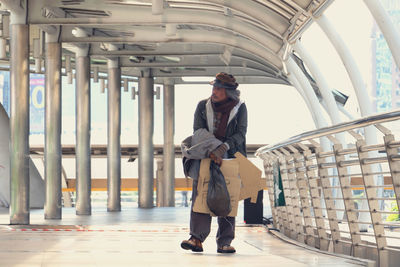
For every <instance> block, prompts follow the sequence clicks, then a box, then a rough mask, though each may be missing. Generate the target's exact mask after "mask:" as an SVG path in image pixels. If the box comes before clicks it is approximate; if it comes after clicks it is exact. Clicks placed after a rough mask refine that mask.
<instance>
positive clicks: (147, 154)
mask: <svg viewBox="0 0 400 267" xmlns="http://www.w3.org/2000/svg"><path fill="white" fill-rule="evenodd" d="M153 85H154V81H153V78H152V77H141V78H139V207H140V208H152V207H153V206H154V200H153V198H154V197H153V191H154V170H153V168H154V166H153V165H154V163H153V157H154V146H153V128H154V91H153Z"/></svg>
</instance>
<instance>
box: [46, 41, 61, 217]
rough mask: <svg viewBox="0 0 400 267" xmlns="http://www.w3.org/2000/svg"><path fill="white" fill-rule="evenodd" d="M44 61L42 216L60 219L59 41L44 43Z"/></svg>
mask: <svg viewBox="0 0 400 267" xmlns="http://www.w3.org/2000/svg"><path fill="white" fill-rule="evenodd" d="M46 38H47V35H46ZM46 41H47V40H46ZM45 60H46V61H45V66H46V91H45V94H46V95H45V97H46V102H45V131H46V132H45V153H44V159H45V170H44V177H45V182H46V201H45V205H44V217H45V219H61V213H62V205H61V159H62V156H61V43H58V42H47V43H46V59H45Z"/></svg>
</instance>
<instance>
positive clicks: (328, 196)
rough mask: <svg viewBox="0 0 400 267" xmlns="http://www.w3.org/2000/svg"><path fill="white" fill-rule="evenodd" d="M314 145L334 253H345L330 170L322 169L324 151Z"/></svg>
mask: <svg viewBox="0 0 400 267" xmlns="http://www.w3.org/2000/svg"><path fill="white" fill-rule="evenodd" d="M312 143H313V144H314V145H315V146H316V148H315V157H316V160H317V166H318V177H319V179H320V181H321V187H322V192H323V196H324V202H325V207H326V213H327V215H328V221H329V228H330V230H331V239H332V243H333V252H335V253H343V246H342V244H341V243H340V241H341V240H340V239H341V237H340V230H339V224H338V220H337V214H336V208H335V202H334V201H333V199H332V190H331V188H330V187H331V183H330V181H329V172H328V169H325V168H322V164H324V163H326V158H325V157H322V156H321V152H322V150H321V147H320V145H319V144H318V143H317V142H315V141H313V140H312Z"/></svg>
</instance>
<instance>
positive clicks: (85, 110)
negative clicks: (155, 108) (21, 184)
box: [76, 48, 91, 215]
mask: <svg viewBox="0 0 400 267" xmlns="http://www.w3.org/2000/svg"><path fill="white" fill-rule="evenodd" d="M86 52H87V51H86V50H85V49H82V48H79V49H78V53H76V214H77V215H90V214H91V203H90V194H91V164H90V156H91V154H90V59H89V57H88V56H87V53H86Z"/></svg>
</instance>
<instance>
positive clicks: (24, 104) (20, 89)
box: [10, 23, 30, 224]
mask: <svg viewBox="0 0 400 267" xmlns="http://www.w3.org/2000/svg"><path fill="white" fill-rule="evenodd" d="M10 50H11V64H10V65H11V67H10V68H11V81H10V83H11V116H10V136H11V137H10V138H11V139H10V165H11V168H10V169H11V173H10V177H11V200H10V224H29V215H30V214H29V25H26V24H14V23H12V24H11V49H10Z"/></svg>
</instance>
